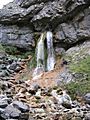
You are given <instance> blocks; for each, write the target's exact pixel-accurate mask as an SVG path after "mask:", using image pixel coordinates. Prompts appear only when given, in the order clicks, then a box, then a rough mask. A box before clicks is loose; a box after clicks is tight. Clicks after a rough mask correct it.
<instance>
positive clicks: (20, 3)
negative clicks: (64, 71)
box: [0, 0, 90, 49]
mask: <svg viewBox="0 0 90 120" xmlns="http://www.w3.org/2000/svg"><path fill="white" fill-rule="evenodd" d="M89 6H90V0H15V1H14V2H12V3H9V4H8V5H6V6H4V7H3V9H2V10H0V24H1V25H0V26H1V27H0V42H3V43H6V44H13V45H16V46H20V47H22V48H28V47H27V46H29V48H30V47H32V46H34V41H35V40H34V39H33V36H34V32H43V31H46V30H51V31H53V33H54V46H56V47H64V48H66V49H67V48H69V47H71V46H73V44H75V43H78V42H79V41H85V40H89V38H90V22H89V20H90V8H89ZM21 24H22V26H21V27H20V25H21ZM18 25H19V27H18ZM31 26H33V29H32V27H31ZM10 31H12V32H10ZM17 43H18V44H17Z"/></svg>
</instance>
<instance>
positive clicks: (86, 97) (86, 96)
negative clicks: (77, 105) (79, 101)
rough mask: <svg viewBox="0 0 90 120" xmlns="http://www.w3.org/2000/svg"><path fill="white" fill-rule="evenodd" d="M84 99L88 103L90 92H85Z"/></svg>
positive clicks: (89, 101) (89, 102)
mask: <svg viewBox="0 0 90 120" xmlns="http://www.w3.org/2000/svg"><path fill="white" fill-rule="evenodd" d="M84 100H85V102H86V103H87V104H90V93H87V94H86V95H85V96H84Z"/></svg>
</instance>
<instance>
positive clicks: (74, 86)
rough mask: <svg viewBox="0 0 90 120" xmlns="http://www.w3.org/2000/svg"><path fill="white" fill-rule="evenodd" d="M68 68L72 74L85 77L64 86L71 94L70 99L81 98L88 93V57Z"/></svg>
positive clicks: (89, 65) (89, 85)
mask: <svg viewBox="0 0 90 120" xmlns="http://www.w3.org/2000/svg"><path fill="white" fill-rule="evenodd" d="M69 68H70V70H71V71H72V72H74V73H78V74H83V75H85V77H83V78H78V79H76V81H74V82H71V83H69V84H67V85H66V89H67V90H68V91H69V93H70V94H71V97H72V98H75V97H76V96H77V95H80V96H82V95H84V94H85V93H87V92H90V56H88V57H87V58H85V59H83V60H81V61H79V62H78V63H71V64H70V66H69Z"/></svg>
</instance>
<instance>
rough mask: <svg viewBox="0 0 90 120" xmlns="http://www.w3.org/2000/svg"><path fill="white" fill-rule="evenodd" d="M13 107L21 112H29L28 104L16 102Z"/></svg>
mask: <svg viewBox="0 0 90 120" xmlns="http://www.w3.org/2000/svg"><path fill="white" fill-rule="evenodd" d="M13 106H14V107H16V108H17V109H19V110H21V112H28V111H29V106H28V105H27V104H26V103H23V102H20V101H14V102H13Z"/></svg>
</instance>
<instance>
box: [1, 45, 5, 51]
mask: <svg viewBox="0 0 90 120" xmlns="http://www.w3.org/2000/svg"><path fill="white" fill-rule="evenodd" d="M0 52H5V49H4V47H3V46H2V44H0Z"/></svg>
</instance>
